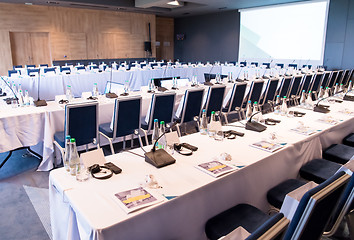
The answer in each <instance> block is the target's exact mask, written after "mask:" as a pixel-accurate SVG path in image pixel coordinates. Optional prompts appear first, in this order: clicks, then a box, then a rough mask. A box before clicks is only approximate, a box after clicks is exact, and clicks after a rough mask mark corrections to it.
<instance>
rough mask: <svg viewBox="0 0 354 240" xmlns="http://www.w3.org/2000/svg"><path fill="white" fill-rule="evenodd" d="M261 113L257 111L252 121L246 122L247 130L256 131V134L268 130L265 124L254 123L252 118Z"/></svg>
mask: <svg viewBox="0 0 354 240" xmlns="http://www.w3.org/2000/svg"><path fill="white" fill-rule="evenodd" d="M259 113H261V111H257V112H256V113H254V114H252V115H251V117H250V119H249V120H248V121H247V122H246V129H247V130H251V131H255V132H263V131H264V130H266V129H267V126H264V125H263V124H260V123H258V122H252V118H253V116H254V115H257V114H259Z"/></svg>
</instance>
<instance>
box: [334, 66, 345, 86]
mask: <svg viewBox="0 0 354 240" xmlns="http://www.w3.org/2000/svg"><path fill="white" fill-rule="evenodd" d="M343 72H344V71H343V70H340V71H338V75H337V79H336V84H337V83H338V84H339V85H340V84H341V83H342V79H343Z"/></svg>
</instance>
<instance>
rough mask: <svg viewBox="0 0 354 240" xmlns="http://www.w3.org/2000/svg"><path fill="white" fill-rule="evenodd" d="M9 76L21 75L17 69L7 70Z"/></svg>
mask: <svg viewBox="0 0 354 240" xmlns="http://www.w3.org/2000/svg"><path fill="white" fill-rule="evenodd" d="M8 73H9V77H11V76H12V75H21V71H19V70H9V71H8Z"/></svg>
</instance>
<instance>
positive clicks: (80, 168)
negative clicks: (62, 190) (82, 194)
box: [76, 158, 89, 182]
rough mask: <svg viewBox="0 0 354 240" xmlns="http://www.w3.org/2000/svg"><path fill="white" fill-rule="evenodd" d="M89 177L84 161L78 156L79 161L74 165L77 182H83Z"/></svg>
mask: <svg viewBox="0 0 354 240" xmlns="http://www.w3.org/2000/svg"><path fill="white" fill-rule="evenodd" d="M88 179H89V172H88V170H87V168H86V166H85V164H84V161H82V159H81V158H79V162H78V164H77V166H76V180H77V181H79V182H84V181H86V180H88Z"/></svg>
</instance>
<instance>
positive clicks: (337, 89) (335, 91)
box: [334, 83, 339, 95]
mask: <svg viewBox="0 0 354 240" xmlns="http://www.w3.org/2000/svg"><path fill="white" fill-rule="evenodd" d="M338 93H339V84H338V83H336V86H335V87H334V95H337V94H338Z"/></svg>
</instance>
